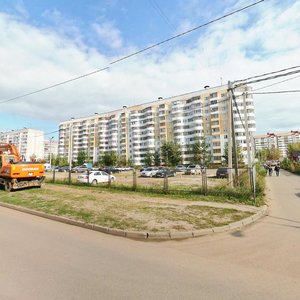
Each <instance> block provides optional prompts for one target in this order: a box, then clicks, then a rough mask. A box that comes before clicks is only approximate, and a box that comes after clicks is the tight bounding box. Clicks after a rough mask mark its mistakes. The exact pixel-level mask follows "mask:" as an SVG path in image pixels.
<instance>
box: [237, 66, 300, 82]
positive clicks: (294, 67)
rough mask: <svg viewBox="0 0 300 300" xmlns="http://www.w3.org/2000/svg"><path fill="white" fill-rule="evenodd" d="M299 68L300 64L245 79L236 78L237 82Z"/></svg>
mask: <svg viewBox="0 0 300 300" xmlns="http://www.w3.org/2000/svg"><path fill="white" fill-rule="evenodd" d="M297 68H300V65H299V66H293V67H290V68H285V69H281V70H278V71H272V72H269V73H265V74H261V75H255V76H252V77H248V78H245V79H240V80H236V81H235V82H241V81H248V80H250V79H254V78H259V77H262V76H267V75H272V74H276V73H280V72H285V71H289V70H293V69H297Z"/></svg>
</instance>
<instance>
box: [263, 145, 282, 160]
mask: <svg viewBox="0 0 300 300" xmlns="http://www.w3.org/2000/svg"><path fill="white" fill-rule="evenodd" d="M266 154H267V155H266V159H267V160H279V158H280V151H279V149H278V148H275V146H274V145H272V147H271V149H267V153H266Z"/></svg>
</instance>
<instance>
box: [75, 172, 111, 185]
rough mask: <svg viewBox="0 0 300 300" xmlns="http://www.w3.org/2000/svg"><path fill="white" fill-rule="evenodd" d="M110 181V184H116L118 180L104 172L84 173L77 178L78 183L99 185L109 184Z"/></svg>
mask: <svg viewBox="0 0 300 300" xmlns="http://www.w3.org/2000/svg"><path fill="white" fill-rule="evenodd" d="M88 173H89V174H88ZM109 180H110V182H114V181H115V180H116V177H115V176H113V175H109V174H108V173H106V172H104V171H90V172H84V173H83V174H81V175H79V176H78V177H77V181H78V182H82V183H91V184H97V183H99V182H109Z"/></svg>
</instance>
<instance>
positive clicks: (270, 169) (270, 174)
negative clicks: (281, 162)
mask: <svg viewBox="0 0 300 300" xmlns="http://www.w3.org/2000/svg"><path fill="white" fill-rule="evenodd" d="M272 173H273V168H272V166H271V165H269V176H272Z"/></svg>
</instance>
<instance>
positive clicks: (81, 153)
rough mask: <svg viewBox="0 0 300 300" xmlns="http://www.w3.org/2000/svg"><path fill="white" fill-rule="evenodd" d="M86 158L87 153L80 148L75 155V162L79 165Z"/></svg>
mask: <svg viewBox="0 0 300 300" xmlns="http://www.w3.org/2000/svg"><path fill="white" fill-rule="evenodd" d="M86 160H87V153H86V152H85V151H84V150H80V151H79V152H78V155H77V164H78V165H79V166H81V165H82V164H84V163H85V162H86Z"/></svg>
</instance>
